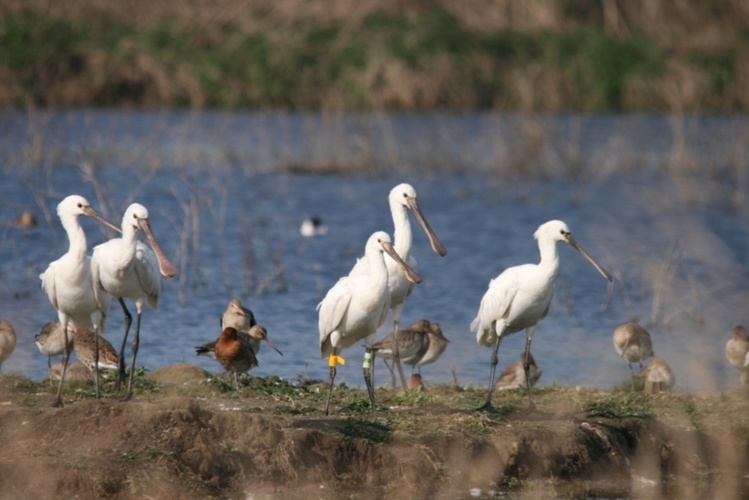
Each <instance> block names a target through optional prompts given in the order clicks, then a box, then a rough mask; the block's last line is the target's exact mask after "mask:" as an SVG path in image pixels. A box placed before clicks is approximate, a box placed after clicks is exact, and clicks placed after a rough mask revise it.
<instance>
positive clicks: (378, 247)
mask: <svg viewBox="0 0 749 500" xmlns="http://www.w3.org/2000/svg"><path fill="white" fill-rule="evenodd" d="M384 253H387V254H388V255H390V256H391V257H392V258H393V260H394V261H395V262H397V263H398V265H399V266H401V267H402V269H403V272H404V273H405V274H406V276H407V277H408V280H409V281H411V282H412V283H419V282H421V278H419V276H418V275H417V274H416V273H415V272H414V270H413V269H411V268H410V267H409V266H408V264H406V263H405V262H404V261H403V259H401V258H400V257H399V256H398V254H397V253H396V252H395V250H394V249H393V245H392V244H391V243H390V236H388V234H387V233H385V232H383V231H378V232H376V233H374V234H373V235H372V236H370V237H369V239H368V240H367V245H366V246H365V248H364V257H363V258H361V259H359V262H361V261H366V266H367V267H366V269H367V272H366V273H363V272H362V273H356V274H354V273H351V274H349V275H348V276H344V277H343V278H341V279H339V280H338V282H337V283H336V284H335V285H333V287H332V288H331V289H330V290H328V293H327V294H326V295H325V298H324V299H323V300H322V302H320V304H318V306H317V309H318V310H319V311H320V316H319V320H318V328H319V330H320V351H321V353H322V357H323V358H324V357H328V365H329V366H330V387H329V389H328V400H327V403H326V404H325V414H326V415H327V414H328V412H329V409H330V396H331V394H332V393H333V381H334V380H335V375H336V364H337V363H341V364H342V363H343V362H344V361H343V358H342V357H341V356H340V355H339V354H340V352H341V350H342V349H344V348H346V347H348V346H350V345H353V344H354V343H356V342H357V341H359V340H360V339H364V341H365V343H366V350H365V353H364V366H363V369H364V381H365V382H366V383H367V391H368V392H369V401H370V403H371V404H372V411H374V410H375V397H374V386H373V385H372V371H371V367H372V365H373V364H374V352H373V351H372V345H373V344H374V337H375V334H376V333H377V328H379V326H380V325H382V323H383V322H384V321H385V317H386V316H387V312H388V307H389V305H390V292H389V290H388V269H387V266H386V265H385V258H384ZM357 265H358V264H357Z"/></svg>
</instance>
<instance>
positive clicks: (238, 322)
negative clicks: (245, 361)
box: [221, 299, 283, 356]
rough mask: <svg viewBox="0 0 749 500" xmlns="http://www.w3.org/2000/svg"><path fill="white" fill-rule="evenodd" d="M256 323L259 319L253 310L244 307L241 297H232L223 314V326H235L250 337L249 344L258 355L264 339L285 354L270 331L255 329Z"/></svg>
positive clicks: (242, 333)
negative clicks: (270, 335)
mask: <svg viewBox="0 0 749 500" xmlns="http://www.w3.org/2000/svg"><path fill="white" fill-rule="evenodd" d="M255 325H257V321H255V315H254V314H253V313H252V311H250V310H249V309H247V308H246V307H243V306H242V303H241V302H240V301H239V299H231V300H230V301H229V304H228V305H227V306H226V310H225V311H224V314H223V316H221V328H222V329H223V328H226V327H227V326H230V327H232V328H235V329H236V330H237V333H239V334H240V335H245V336H246V337H248V338H249V342H250V344H249V345H250V347H251V348H252V351H253V352H254V353H255V354H256V355H257V353H259V352H260V342H261V341H262V342H265V343H266V344H268V345H269V346H270V347H271V348H272V349H273V350H274V351H276V352H277V353H278V354H280V355H281V356H283V353H282V352H281V351H280V350H279V349H278V347H276V345H275V344H274V343H273V342H271V341H270V339H269V338H268V331H267V330H266V329H265V328H256V329H253V328H252V327H253V326H255Z"/></svg>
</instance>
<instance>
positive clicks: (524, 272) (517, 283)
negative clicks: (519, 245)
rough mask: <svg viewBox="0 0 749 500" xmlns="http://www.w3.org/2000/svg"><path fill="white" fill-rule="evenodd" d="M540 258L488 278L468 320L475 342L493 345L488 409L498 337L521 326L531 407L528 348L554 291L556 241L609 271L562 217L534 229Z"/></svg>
mask: <svg viewBox="0 0 749 500" xmlns="http://www.w3.org/2000/svg"><path fill="white" fill-rule="evenodd" d="M534 237H535V238H536V240H538V249H539V251H540V253H541V261H540V262H539V263H538V264H523V265H520V266H514V267H509V268H507V269H505V270H504V271H503V272H502V273H501V274H500V275H499V276H497V277H496V278H494V279H493V280H491V281H490V282H489V289H488V290H487V291H486V293H485V294H484V297H483V298H482V299H481V305H480V306H479V311H478V315H477V316H476V319H474V320H473V321H472V322H471V331H474V332H476V341H477V343H478V345H479V346H493V347H494V351H493V353H492V360H491V373H490V377H489V392H488V394H487V395H486V403H485V404H484V406H483V407H482V408H481V409H492V403H491V401H492V392H493V391H494V373H495V370H496V368H497V352H498V351H499V344H500V342H501V341H502V338H503V337H505V336H507V335H510V334H513V333H516V332H519V331H520V330H523V329H525V333H526V337H525V353H524V356H523V360H524V361H523V368H524V370H525V378H526V386H527V388H528V401H529V408H530V409H532V408H535V403H534V402H533V392H532V389H531V384H530V379H531V377H529V368H530V363H529V362H530V358H529V355H530V352H531V341H532V340H533V334H534V333H535V331H536V324H537V323H538V322H539V321H540V320H541V319H542V318H544V317H545V316H546V314H547V313H548V312H549V306H550V304H551V298H552V296H553V293H554V278H556V275H557V272H558V271H559V255H558V253H557V245H556V244H557V242H559V241H564V242H566V243H569V244H570V245H572V246H573V247H574V248H576V249H577V250H578V251H579V252H580V253H581V254H583V256H584V257H585V258H586V259H588V261H589V262H590V263H591V264H593V266H594V267H595V268H596V269H597V270H598V272H599V273H601V275H602V276H603V277H604V278H606V279H607V280H608V281H611V280H612V277H611V275H610V274H609V273H608V272H607V271H606V270H604V269H603V268H602V267H601V266H600V265H599V264H598V263H597V262H596V261H595V260H594V259H593V257H591V256H590V254H588V252H586V251H585V249H583V247H581V246H580V245H579V244H578V243H577V242H576V241H575V240H574V238H572V234H570V230H569V228H568V227H567V224H565V223H564V222H562V221H558V220H553V221H549V222H547V223H545V224H542V225H541V226H540V227H539V228H538V230H537V231H536V232H535V234H534Z"/></svg>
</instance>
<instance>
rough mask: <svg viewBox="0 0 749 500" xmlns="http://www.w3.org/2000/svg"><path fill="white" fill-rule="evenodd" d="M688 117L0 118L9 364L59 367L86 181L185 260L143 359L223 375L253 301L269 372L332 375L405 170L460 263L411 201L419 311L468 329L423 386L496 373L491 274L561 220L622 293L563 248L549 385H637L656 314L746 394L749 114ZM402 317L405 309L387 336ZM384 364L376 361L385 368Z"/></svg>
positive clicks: (549, 346) (691, 366)
mask: <svg viewBox="0 0 749 500" xmlns="http://www.w3.org/2000/svg"><path fill="white" fill-rule="evenodd" d="M679 123H680V124H679V125H678V126H677V125H675V122H674V120H673V119H671V118H668V117H650V116H640V117H617V116H594V117H574V116H560V117H545V118H541V119H539V118H532V117H530V118H529V117H522V116H495V115H443V114H437V115H388V116H384V117H383V116H369V115H363V116H332V117H331V116H318V115H287V114H239V113H187V112H185V113H176V112H164V113H142V112H119V111H104V112H67V113H49V114H36V115H27V114H24V113H4V114H0V162H2V163H0V172H2V183H1V184H0V196H1V199H2V200H3V202H2V204H0V235H1V239H0V304H1V305H0V317H4V318H6V319H8V320H9V321H11V323H12V324H13V325H14V326H15V329H16V331H17V332H18V334H19V343H18V347H17V348H16V352H15V353H14V355H13V356H12V357H11V359H10V360H8V361H7V362H6V363H5V364H4V365H3V371H17V372H21V373H23V374H25V375H27V376H30V377H32V378H34V379H41V378H44V377H45V376H46V358H45V357H44V356H42V355H41V354H40V353H39V352H38V351H37V350H36V347H35V346H34V343H33V338H34V335H35V334H36V333H37V332H38V331H39V330H40V329H41V327H42V325H43V324H44V323H45V322H47V321H49V320H52V319H55V318H56V312H55V311H54V309H53V308H52V306H51V305H50V304H49V301H48V299H47V297H46V295H45V294H44V293H43V292H42V290H41V289H40V283H39V280H38V275H39V273H40V272H42V271H43V270H44V269H45V268H46V266H47V264H48V263H49V262H50V261H52V260H54V259H56V258H58V257H59V256H60V255H61V254H62V253H64V252H65V250H66V247H67V239H66V236H65V234H64V232H63V231H62V228H61V226H60V224H59V221H58V220H57V217H56V215H55V206H56V204H57V202H59V200H60V199H62V198H63V197H64V196H66V195H68V194H72V193H77V194H82V195H84V196H86V197H87V198H88V200H89V201H90V202H91V203H92V205H93V206H94V207H95V208H96V209H97V210H98V211H99V212H100V213H103V214H105V215H106V216H107V217H108V218H109V219H110V220H112V221H114V222H116V223H119V221H120V218H121V214H122V213H123V212H124V209H125V208H126V207H127V205H128V204H129V203H131V202H132V201H138V202H140V203H142V204H144V205H145V206H147V207H148V209H149V212H150V220H151V225H152V228H153V230H154V233H155V235H156V236H157V238H158V239H159V241H160V243H161V244H162V246H163V248H164V249H165V251H166V252H167V254H168V255H169V256H170V258H171V259H172V260H173V262H174V263H175V264H176V265H177V266H178V268H179V270H180V274H179V275H178V276H177V277H176V278H174V279H172V280H167V279H164V281H163V284H162V294H161V297H160V304H159V305H160V307H159V310H158V311H153V310H150V309H146V311H145V313H144V315H143V325H142V336H141V347H140V350H139V355H138V364H142V365H144V366H145V367H147V368H148V369H155V368H158V367H160V366H165V365H169V364H173V363H180V362H190V363H195V364H198V365H200V366H202V367H204V368H205V369H207V370H209V371H212V372H218V371H220V367H219V366H218V365H217V364H216V363H215V362H214V361H212V360H210V359H207V358H202V357H197V356H196V355H195V353H194V346H196V345H199V344H202V343H204V342H206V341H208V340H212V339H213V338H215V337H216V336H218V334H219V333H220V331H219V327H218V320H219V316H220V315H221V313H222V311H223V309H224V308H225V306H226V303H227V302H228V301H229V299H231V298H233V297H238V298H240V299H241V300H242V302H243V304H244V305H245V306H246V307H249V308H251V309H252V310H253V311H254V313H255V315H256V317H257V319H258V321H259V322H260V323H262V324H263V325H265V326H266V327H267V329H268V332H269V336H270V337H271V339H272V340H273V341H274V342H275V344H276V345H277V346H278V347H279V348H280V349H281V350H282V351H283V353H284V355H283V356H279V355H278V354H276V353H275V352H273V351H272V350H270V349H268V348H267V347H266V348H264V349H263V350H262V351H261V353H260V367H259V368H257V369H255V370H253V373H254V374H257V375H271V374H277V375H280V376H282V377H284V378H287V379H291V380H294V379H297V378H298V377H300V376H303V377H309V378H316V379H325V378H326V377H327V373H328V368H327V361H326V360H322V359H320V355H319V345H318V332H317V313H316V310H315V307H316V305H317V304H318V302H319V301H320V300H321V299H322V298H323V296H324V295H325V293H326V291H327V290H328V289H329V288H330V287H331V286H332V285H333V284H334V283H335V281H336V280H337V279H338V277H340V276H342V275H344V274H346V273H348V271H349V269H350V268H351V267H352V266H353V264H354V262H355V260H356V258H357V257H358V256H359V255H361V253H362V252H363V246H364V243H365V241H366V239H367V237H368V236H369V235H370V234H371V233H372V232H374V231H376V230H385V231H387V232H389V233H392V220H391V218H390V214H389V209H388V205H387V196H388V192H389V190H390V189H391V188H392V187H393V186H395V185H396V184H398V183H400V182H409V183H411V184H412V185H413V186H414V187H415V188H416V190H417V192H418V194H419V200H420V204H421V208H422V210H423V212H424V214H425V215H426V217H427V219H428V221H429V223H430V224H431V226H432V227H433V229H434V230H435V231H436V233H437V234H438V236H439V238H440V239H441V241H442V242H443V243H444V245H445V246H446V247H447V249H448V255H447V256H446V257H444V258H440V257H439V256H437V255H436V254H434V253H433V252H432V251H431V249H430V247H429V244H428V240H427V238H426V236H425V235H424V233H423V231H422V230H421V229H420V227H419V226H418V225H417V223H416V221H415V220H414V219H413V217H412V218H411V222H412V226H413V227H414V252H413V254H414V256H415V257H416V258H417V259H418V261H419V273H420V275H421V276H422V277H423V283H422V284H420V285H418V286H417V287H416V288H415V289H414V291H413V293H412V295H411V296H410V297H409V299H408V300H407V302H406V304H405V308H404V317H403V323H404V324H408V323H410V322H412V321H415V320H418V319H421V318H427V319H429V320H431V321H438V322H440V323H441V325H442V328H443V331H444V333H445V335H446V336H447V337H448V338H449V339H450V340H451V343H450V345H449V347H448V349H447V351H446V352H445V354H444V355H443V357H442V358H441V359H440V360H439V361H438V362H437V363H435V364H433V365H429V366H427V367H424V369H423V372H422V373H423V376H424V378H425V380H426V381H427V383H429V382H433V383H439V382H450V381H452V380H453V376H455V377H456V378H457V380H458V382H459V383H460V384H462V385H485V384H486V383H487V382H488V374H489V357H490V354H491V353H490V350H489V349H485V348H482V349H479V348H477V347H476V344H475V338H474V337H473V335H472V334H471V333H470V331H469V328H468V325H469V323H470V322H471V320H472V319H473V318H474V317H475V314H476V311H477V309H478V304H479V302H480V300H481V297H482V295H483V293H484V291H485V290H486V287H487V285H488V282H489V280H490V279H491V278H493V277H495V276H497V275H498V274H499V273H500V272H501V271H502V270H503V269H505V268H506V267H508V266H512V265H517V264H522V263H527V262H535V261H537V260H538V249H537V246H536V242H535V241H534V239H533V236H532V235H533V232H534V231H535V230H536V228H537V227H538V226H539V225H540V224H542V223H543V222H546V221H548V220H551V219H562V220H564V221H565V222H567V224H568V225H569V227H570V228H571V230H572V233H573V235H574V236H575V238H576V239H577V240H578V242H579V243H581V244H582V245H583V246H584V247H585V248H586V249H587V250H588V252H589V253H591V254H592V255H593V256H594V257H595V258H596V259H597V260H599V262H600V263H601V264H603V265H604V267H606V268H607V269H609V270H610V271H611V272H612V273H613V274H614V275H615V277H616V281H615V284H614V285H613V286H612V287H608V286H607V283H606V281H605V280H604V279H603V278H602V277H601V276H600V275H599V274H598V273H597V272H596V271H595V270H594V269H593V268H592V267H591V266H590V265H589V264H588V263H587V261H585V259H583V258H582V257H581V256H580V255H579V254H578V253H577V252H575V250H574V249H572V248H571V247H569V246H567V245H563V244H560V248H559V251H560V255H561V270H560V273H559V276H558V278H557V282H556V287H555V288H556V294H555V297H554V301H553V303H552V308H551V311H550V313H549V315H548V316H547V317H546V318H545V319H544V320H543V321H542V322H541V323H540V324H539V326H538V329H537V331H536V336H535V338H534V342H533V353H534V357H535V358H536V361H537V363H538V364H539V366H540V367H541V368H542V370H543V376H542V378H541V380H540V382H539V384H541V385H548V384H559V385H565V386H567V385H581V386H586V387H599V388H608V387H611V386H613V385H616V384H619V383H621V382H622V381H625V380H626V379H627V377H628V376H629V369H628V368H627V365H626V363H625V362H624V361H622V360H621V359H620V358H618V357H617V355H616V353H615V351H614V349H613V346H612V342H611V333H612V332H613V329H614V327H615V326H616V325H617V324H619V323H620V322H622V321H626V320H630V319H637V320H640V321H641V322H643V323H650V325H649V327H648V328H649V330H650V332H651V334H652V336H653V342H654V347H655V352H656V354H657V355H659V356H661V357H663V358H665V359H666V361H668V362H669V364H670V365H671V367H672V369H673V371H674V373H675V375H676V379H677V387H678V389H679V390H681V391H684V392H701V391H713V390H725V389H727V388H731V387H734V386H736V385H737V384H738V374H737V373H736V372H734V371H733V370H732V369H731V368H730V367H727V365H726V363H725V361H724V360H723V348H724V345H725V341H726V340H727V339H728V337H729V336H730V332H731V329H732V328H733V326H735V325H736V324H740V323H749V321H748V318H747V317H748V316H749V309H747V307H746V305H747V303H749V285H748V284H747V279H746V276H747V274H748V272H749V258H747V249H749V236H748V235H749V217H747V215H748V212H749V204H748V203H747V201H746V200H745V199H744V198H743V197H742V194H743V191H742V186H744V185H745V184H746V180H747V179H746V163H747V162H748V161H749V159H747V157H746V156H747V151H746V147H745V146H743V142H742V141H741V138H742V137H744V136H745V135H742V134H745V133H746V130H749V121H748V120H744V119H741V118H727V117H714V118H694V119H689V120H687V121H685V122H679ZM678 127H682V128H678ZM675 130H681V132H679V133H682V132H683V136H682V135H679V134H677V133H676V132H675ZM682 138H683V139H684V141H683V142H680V139H682ZM684 144H686V145H685V146H684ZM83 161H85V162H88V164H89V165H91V166H92V170H90V171H89V174H86V173H85V171H84V169H82V168H81V164H82V162H83ZM299 165H343V166H345V165H356V166H357V167H358V168H359V171H358V172H359V173H338V174H328V175H314V174H309V173H290V170H288V168H287V167H290V166H299ZM569 165H577V167H569ZM362 170H364V172H362ZM570 172H572V173H570ZM23 210H31V211H32V212H34V213H35V215H36V216H37V218H38V219H39V225H38V226H37V227H35V228H31V229H19V228H16V227H15V226H14V224H13V222H14V220H15V218H16V217H17V216H18V215H19V214H20V213H21V212H22V211H23ZM313 214H314V215H318V216H319V217H321V218H322V219H323V221H324V222H325V224H327V225H328V226H329V227H330V228H331V229H330V231H329V233H328V234H327V235H326V236H323V237H318V238H303V237H301V236H300V235H299V232H298V229H299V225H300V224H301V222H302V220H303V219H304V218H305V217H307V216H309V215H313ZM83 224H84V228H85V229H86V232H87V235H88V239H89V247H90V248H92V247H93V246H94V245H96V244H98V243H100V242H102V241H104V240H105V238H106V235H105V233H104V232H103V231H102V229H101V228H100V226H99V225H98V224H97V223H96V222H94V221H92V220H87V219H84V220H83ZM391 325H392V319H391V317H390V316H389V317H388V319H387V320H386V323H385V324H384V325H383V326H382V327H381V329H380V333H379V336H383V335H385V334H386V333H387V331H388V329H389V328H390V327H391ZM122 328H123V326H122V313H121V311H120V308H119V306H118V304H117V303H116V302H114V303H113V304H112V308H111V309H110V314H109V319H108V322H107V331H106V336H107V337H108V338H109V339H110V341H112V343H113V344H115V345H116V346H119V342H120V340H121V335H122ZM523 343H524V335H523V334H522V333H519V334H516V335H514V336H512V337H510V338H508V339H507V340H505V341H504V342H503V344H502V347H501V349H500V367H502V366H504V365H507V364H509V363H511V362H513V361H515V360H516V359H517V358H518V356H519V355H520V352H521V351H522V348H523ZM362 355H363V347H361V346H356V347H352V348H349V349H348V350H347V351H345V352H344V356H345V357H346V358H347V359H349V360H350V362H349V363H347V364H346V366H345V367H343V368H342V369H339V379H338V380H340V381H342V382H346V383H347V384H350V385H354V386H359V385H361V384H362V378H361V369H360V366H361V365H360V359H361V357H362ZM381 366H382V365H380V364H378V372H377V375H376V377H377V379H378V382H379V383H385V382H386V381H387V380H388V379H389V377H387V376H386V372H385V370H384V369H382V368H380V367H381Z"/></svg>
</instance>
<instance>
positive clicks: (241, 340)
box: [215, 325, 265, 392]
mask: <svg viewBox="0 0 749 500" xmlns="http://www.w3.org/2000/svg"><path fill="white" fill-rule="evenodd" d="M257 329H262V330H265V328H264V327H262V326H260V325H255V326H253V327H252V328H251V329H250V330H257ZM215 353H216V361H218V362H219V363H221V366H223V367H224V369H225V370H226V371H229V372H232V373H233V374H234V389H235V390H236V391H237V392H239V382H238V380H237V374H238V373H246V372H248V371H249V370H251V369H252V368H254V367H256V366H258V364H257V357H256V356H255V351H253V350H252V347H251V346H250V344H249V342H248V341H247V337H245V336H243V335H239V334H238V332H237V329H236V328H232V327H231V326H227V327H226V328H224V331H222V332H221V336H220V337H219V338H218V339H217V340H216V345H215Z"/></svg>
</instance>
